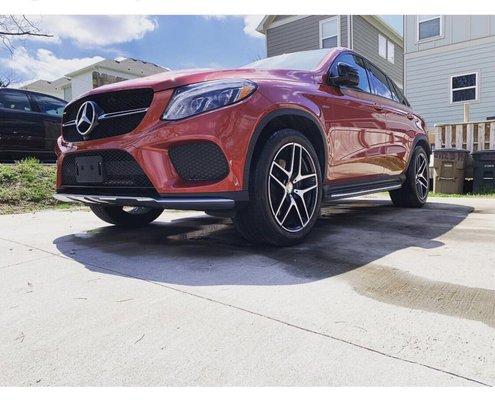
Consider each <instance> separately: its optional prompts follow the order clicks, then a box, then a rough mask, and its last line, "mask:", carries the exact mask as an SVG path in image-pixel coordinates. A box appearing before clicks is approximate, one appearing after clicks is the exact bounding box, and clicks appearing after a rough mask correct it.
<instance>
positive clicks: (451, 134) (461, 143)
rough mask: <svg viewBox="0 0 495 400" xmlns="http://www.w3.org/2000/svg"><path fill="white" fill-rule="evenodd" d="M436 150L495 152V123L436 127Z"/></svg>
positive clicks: (483, 122)
mask: <svg viewBox="0 0 495 400" xmlns="http://www.w3.org/2000/svg"><path fill="white" fill-rule="evenodd" d="M435 130H436V131H435V149H452V148H454V149H467V150H469V151H470V152H473V151H479V150H495V121H480V122H459V123H455V124H436V125H435Z"/></svg>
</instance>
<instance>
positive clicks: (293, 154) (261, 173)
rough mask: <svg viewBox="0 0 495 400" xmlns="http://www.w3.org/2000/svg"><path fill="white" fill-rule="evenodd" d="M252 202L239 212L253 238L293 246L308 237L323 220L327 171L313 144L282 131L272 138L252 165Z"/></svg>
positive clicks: (238, 220) (244, 231)
mask: <svg viewBox="0 0 495 400" xmlns="http://www.w3.org/2000/svg"><path fill="white" fill-rule="evenodd" d="M252 168H253V170H252V174H251V176H250V185H249V198H250V201H249V204H248V206H247V207H246V208H245V209H242V210H239V211H238V212H237V214H236V215H235V216H234V218H233V221H234V224H235V226H236V228H237V230H238V231H239V233H240V234H241V235H242V236H243V237H245V238H246V239H248V240H249V241H251V242H258V243H259V242H261V243H268V244H272V245H275V246H290V245H293V244H296V243H298V242H300V241H301V240H303V239H304V237H305V236H306V235H307V234H308V233H309V232H310V231H311V229H312V228H313V226H314V224H315V222H316V219H317V218H318V215H319V211H320V205H321V198H322V174H321V168H320V164H319V162H318V156H317V155H316V152H315V149H314V148H313V145H312V144H311V142H310V141H309V140H308V139H307V138H306V137H305V136H304V135H303V134H302V133H300V132H298V131H295V130H293V129H282V130H280V131H278V132H276V133H275V134H274V135H273V136H271V137H270V139H268V141H267V142H266V144H265V146H264V147H263V149H262V151H261V155H260V157H259V159H258V160H257V162H256V163H255V164H254V165H253V166H252Z"/></svg>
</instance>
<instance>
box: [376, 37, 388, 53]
mask: <svg viewBox="0 0 495 400" xmlns="http://www.w3.org/2000/svg"><path fill="white" fill-rule="evenodd" d="M380 39H383V40H384V41H385V49H384V50H385V54H382V53H381V52H380V49H381V47H380V44H381V40H380ZM378 55H379V56H380V57H382V58H385V59H387V38H386V37H385V36H383V35H380V34H378Z"/></svg>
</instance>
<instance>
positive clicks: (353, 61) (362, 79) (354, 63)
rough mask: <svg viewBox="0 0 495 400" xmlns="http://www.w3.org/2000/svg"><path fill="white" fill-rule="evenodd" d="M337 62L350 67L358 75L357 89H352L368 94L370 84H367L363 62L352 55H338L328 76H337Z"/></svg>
mask: <svg viewBox="0 0 495 400" xmlns="http://www.w3.org/2000/svg"><path fill="white" fill-rule="evenodd" d="M339 62H343V63H346V64H348V65H350V66H351V67H354V68H355V69H356V71H357V72H358V74H359V85H358V87H357V88H356V87H353V88H355V89H359V90H361V91H362V92H368V93H370V84H369V82H368V75H367V73H366V68H365V65H364V61H363V59H362V58H361V57H358V56H355V55H354V54H351V53H344V54H342V55H340V56H339V57H338V58H337V59H336V60H335V62H334V63H333V64H332V68H331V70H330V76H333V77H334V76H337V75H338V70H337V68H338V64H339Z"/></svg>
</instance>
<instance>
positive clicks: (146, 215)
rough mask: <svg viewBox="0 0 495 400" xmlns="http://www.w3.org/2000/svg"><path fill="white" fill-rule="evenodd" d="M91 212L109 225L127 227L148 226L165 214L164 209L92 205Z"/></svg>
mask: <svg viewBox="0 0 495 400" xmlns="http://www.w3.org/2000/svg"><path fill="white" fill-rule="evenodd" d="M89 207H90V208H91V211H93V213H94V214H95V215H96V216H97V217H98V218H100V219H101V220H103V221H105V222H108V223H109V224H113V225H117V226H125V227H140V226H145V225H148V224H149V223H151V222H153V221H154V220H155V219H157V218H158V217H159V216H160V215H161V214H162V212H163V209H162V208H149V207H122V206H101V205H95V204H92V205H90V206H89Z"/></svg>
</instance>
